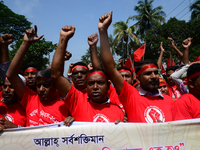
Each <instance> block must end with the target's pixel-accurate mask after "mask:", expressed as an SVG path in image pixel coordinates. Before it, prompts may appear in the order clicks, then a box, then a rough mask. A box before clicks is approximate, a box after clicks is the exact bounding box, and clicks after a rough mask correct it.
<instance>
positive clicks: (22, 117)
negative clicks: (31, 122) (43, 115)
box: [2, 104, 26, 127]
mask: <svg viewBox="0 0 200 150" xmlns="http://www.w3.org/2000/svg"><path fill="white" fill-rule="evenodd" d="M6 107H7V112H4V113H3V114H2V115H3V116H4V117H5V118H6V120H8V121H11V122H12V123H14V124H16V125H20V126H22V127H25V125H26V111H25V109H24V108H23V106H22V105H21V104H9V105H6Z"/></svg>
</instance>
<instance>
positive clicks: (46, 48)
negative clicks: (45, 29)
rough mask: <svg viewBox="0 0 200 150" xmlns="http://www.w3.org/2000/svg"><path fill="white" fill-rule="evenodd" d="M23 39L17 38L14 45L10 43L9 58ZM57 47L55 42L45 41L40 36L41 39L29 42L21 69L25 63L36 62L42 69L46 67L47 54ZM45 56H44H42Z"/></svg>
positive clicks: (47, 63) (47, 61) (47, 62)
mask: <svg viewBox="0 0 200 150" xmlns="http://www.w3.org/2000/svg"><path fill="white" fill-rule="evenodd" d="M22 41H23V39H20V40H18V41H17V42H16V43H15V44H14V45H11V48H12V51H10V53H9V56H10V59H11V60H12V58H13V57H14V55H15V54H16V52H17V50H18V49H19V47H20V45H21V43H22ZM56 47H57V44H53V43H52V42H50V41H45V38H42V39H41V40H39V41H37V42H35V43H33V44H31V46H30V48H29V50H28V52H27V53H26V55H25V57H24V59H23V64H22V67H21V68H22V69H23V67H24V65H25V64H27V63H36V64H38V65H39V66H40V67H41V68H42V69H44V68H46V67H47V65H50V64H49V58H47V56H48V55H49V54H50V53H51V52H53V50H55V49H56ZM44 56H46V57H44ZM21 73H22V72H21Z"/></svg>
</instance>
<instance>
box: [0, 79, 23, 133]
mask: <svg viewBox="0 0 200 150" xmlns="http://www.w3.org/2000/svg"><path fill="white" fill-rule="evenodd" d="M2 95H3V98H2V99H1V106H2V107H4V109H0V114H1V115H3V116H4V117H5V119H2V118H1V119H0V124H2V125H4V126H5V128H6V129H8V128H17V127H18V126H23V127H24V126H25V125H26V111H25V109H24V108H23V107H22V105H21V104H19V102H18V97H17V94H16V93H15V90H14V89H13V88H12V85H11V83H10V82H9V81H8V79H7V78H6V80H5V81H4V86H3V88H2Z"/></svg>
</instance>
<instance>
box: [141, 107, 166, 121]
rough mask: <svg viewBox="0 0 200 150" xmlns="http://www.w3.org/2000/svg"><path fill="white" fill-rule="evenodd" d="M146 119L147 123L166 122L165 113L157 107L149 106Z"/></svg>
mask: <svg viewBox="0 0 200 150" xmlns="http://www.w3.org/2000/svg"><path fill="white" fill-rule="evenodd" d="M144 117H145V120H146V122H147V123H156V122H158V120H159V121H162V122H165V115H164V113H163V111H162V110H161V109H160V108H158V107H156V106H149V107H147V108H146V110H145V111H144Z"/></svg>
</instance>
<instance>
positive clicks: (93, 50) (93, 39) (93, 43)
mask: <svg viewBox="0 0 200 150" xmlns="http://www.w3.org/2000/svg"><path fill="white" fill-rule="evenodd" d="M97 42H98V34H97V33H95V34H92V35H90V36H89V37H88V44H89V46H90V54H91V60H92V67H93V68H99V69H101V63H100V61H99V58H98V55H97Z"/></svg>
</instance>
